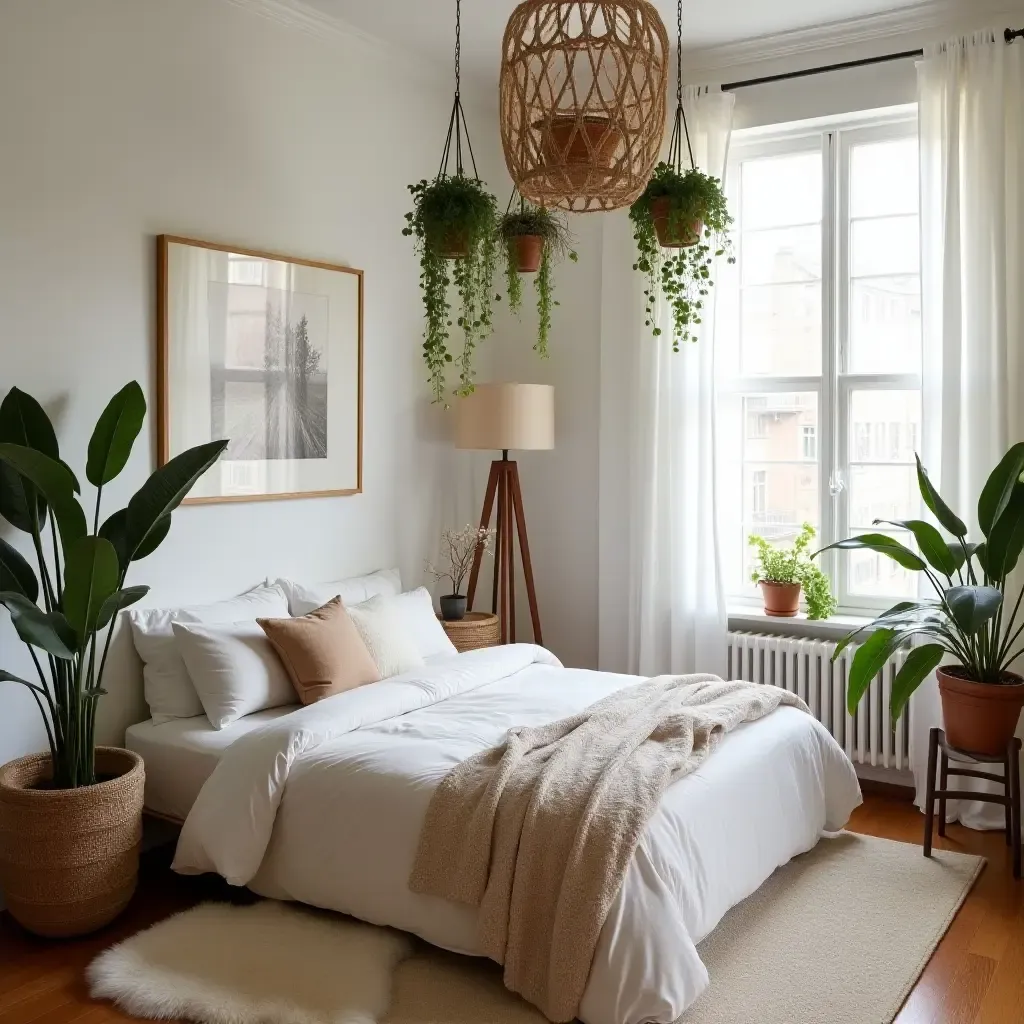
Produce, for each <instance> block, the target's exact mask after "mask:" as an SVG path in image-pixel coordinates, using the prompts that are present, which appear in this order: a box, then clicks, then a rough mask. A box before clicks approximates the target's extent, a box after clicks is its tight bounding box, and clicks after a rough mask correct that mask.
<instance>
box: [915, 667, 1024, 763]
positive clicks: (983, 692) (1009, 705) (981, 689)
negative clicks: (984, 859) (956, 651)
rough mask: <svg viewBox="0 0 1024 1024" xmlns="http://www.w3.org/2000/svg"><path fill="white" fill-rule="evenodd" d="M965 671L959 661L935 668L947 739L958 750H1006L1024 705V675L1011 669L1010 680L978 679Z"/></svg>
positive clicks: (979, 752)
mask: <svg viewBox="0 0 1024 1024" xmlns="http://www.w3.org/2000/svg"><path fill="white" fill-rule="evenodd" d="M962 672H963V669H962V668H960V667H959V666H955V665H946V666H945V667H943V668H940V669H937V670H936V672H935V675H936V678H937V679H938V681H939V695H940V697H941V698H942V724H943V728H944V729H945V732H946V739H947V740H948V741H949V743H950V744H951V745H952V746H954V747H956V748H957V749H958V750H967V751H971V752H973V753H975V754H1004V753H1005V752H1006V746H1007V744H1008V743H1009V742H1010V740H1011V739H1013V735H1014V733H1015V732H1016V731H1017V720H1018V719H1019V718H1020V711H1021V708H1022V707H1024V679H1022V678H1021V677H1020V676H1018V675H1016V674H1015V673H1012V672H1007V673H1006V678H1007V680H1008V681H1007V682H1006V683H1001V684H994V683H976V682H974V681H973V680H971V679H966V678H964V676H963V675H961V673H962Z"/></svg>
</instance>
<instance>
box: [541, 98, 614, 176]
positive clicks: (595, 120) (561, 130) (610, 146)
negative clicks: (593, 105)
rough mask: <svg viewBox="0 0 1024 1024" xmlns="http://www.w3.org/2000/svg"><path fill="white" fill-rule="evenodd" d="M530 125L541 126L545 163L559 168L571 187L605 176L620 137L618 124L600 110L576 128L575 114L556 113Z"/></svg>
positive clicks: (609, 170)
mask: <svg viewBox="0 0 1024 1024" xmlns="http://www.w3.org/2000/svg"><path fill="white" fill-rule="evenodd" d="M533 127H534V128H539V129H540V130H541V146H542V147H543V150H544V162H545V164H547V165H548V166H549V167H553V168H561V169H562V173H563V174H564V175H565V177H566V178H567V179H568V180H569V181H570V182H571V183H572V185H573V186H574V187H578V186H580V185H583V184H585V183H586V182H587V180H588V179H591V178H595V177H596V178H599V179H602V180H603V179H606V178H607V177H608V175H609V173H610V172H611V169H612V168H613V167H614V166H615V155H616V153H617V152H618V150H619V147H620V145H621V143H622V141H623V138H622V130H621V129H620V128H619V127H618V125H616V124H614V123H613V121H612V120H611V118H609V117H604V116H602V115H600V114H591V115H588V116H585V117H584V118H583V120H582V123H580V125H579V127H578V128H577V121H576V115H575V114H555V115H553V116H552V117H550V118H546V119H544V120H542V121H537V122H535V123H534V125H533Z"/></svg>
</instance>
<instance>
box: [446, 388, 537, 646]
mask: <svg viewBox="0 0 1024 1024" xmlns="http://www.w3.org/2000/svg"><path fill="white" fill-rule="evenodd" d="M457 410H458V412H457V418H456V426H455V447H456V448H475V449H481V448H483V449H492V450H494V451H500V452H501V458H500V459H495V460H494V461H493V462H492V463H491V472H490V474H489V475H488V477H487V489H486V491H485V492H484V507H483V511H482V512H481V514H480V526H481V527H482V528H486V527H489V526H490V525H491V517H492V515H494V514H495V511H496V513H497V520H496V536H495V546H494V580H493V584H492V592H491V611H493V612H494V613H495V614H496V615H497V616H498V621H499V623H500V628H501V642H502V643H503V644H506V643H509V644H511V643H515V640H516V579H515V569H514V566H515V563H516V541H517V540H518V542H519V553H520V555H521V557H522V563H523V582H524V583H525V585H526V600H527V604H528V605H529V610H530V622H531V624H532V626H533V639H534V643H538V644H539V643H542V642H543V641H542V639H541V628H540V612H539V611H538V610H537V591H536V588H535V587H534V583H533V564H532V562H531V561H530V542H529V540H528V539H527V535H526V519H525V517H524V515H523V494H522V490H521V488H520V486H519V466H518V465H517V464H516V462H515V460H514V459H510V458H509V457H508V453H509V452H510V451H528V450H539V449H550V448H554V446H555V389H554V388H553V387H551V386H550V385H548V384H478V385H477V387H476V391H474V392H473V394H471V395H468V396H466V397H465V398H462V399H460V400H459V402H458V405H457ZM495 505H497V509H496V510H495ZM482 560H483V548H477V551H476V555H475V557H474V558H473V568H472V570H471V571H470V575H469V589H468V591H467V595H466V596H467V598H468V605H469V607H470V609H472V607H473V599H474V598H475V597H476V586H477V582H478V581H479V578H480V563H481V561H482Z"/></svg>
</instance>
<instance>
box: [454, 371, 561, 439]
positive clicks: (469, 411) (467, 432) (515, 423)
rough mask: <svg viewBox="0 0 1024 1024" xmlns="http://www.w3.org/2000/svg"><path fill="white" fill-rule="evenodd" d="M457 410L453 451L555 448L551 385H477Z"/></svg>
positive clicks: (461, 399)
mask: <svg viewBox="0 0 1024 1024" xmlns="http://www.w3.org/2000/svg"><path fill="white" fill-rule="evenodd" d="M456 409H457V412H456V422H455V447H456V448H487V449H490V450H492V451H494V450H500V451H507V450H516V451H530V450H540V449H548V448H554V447H555V389H554V388H553V387H552V386H551V385H550V384H478V385H477V386H476V390H475V391H474V392H473V393H472V394H471V395H467V396H466V397H465V398H460V399H459V401H458V404H457V406H456Z"/></svg>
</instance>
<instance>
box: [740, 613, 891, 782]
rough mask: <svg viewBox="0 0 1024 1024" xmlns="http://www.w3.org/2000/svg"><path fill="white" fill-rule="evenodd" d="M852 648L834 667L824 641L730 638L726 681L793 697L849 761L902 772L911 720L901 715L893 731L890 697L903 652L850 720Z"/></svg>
mask: <svg viewBox="0 0 1024 1024" xmlns="http://www.w3.org/2000/svg"><path fill="white" fill-rule="evenodd" d="M857 648H858V645H857V644H850V645H849V646H848V647H846V648H845V649H844V650H843V653H842V654H840V655H839V657H838V658H837V659H836V662H835V664H833V663H832V655H833V653H834V652H835V649H836V645H835V644H834V643H829V642H827V641H825V640H804V639H800V638H798V637H790V636H766V635H762V634H759V633H730V634H729V666H728V669H729V674H728V676H727V678H728V679H746V680H747V681H748V682H752V683H767V684H770V685H772V686H781V687H783V689H786V690H789V691H791V692H792V693H795V694H797V695H798V696H800V697H802V698H803V699H804V700H805V701H806V702H807V705H808V707H809V708H810V709H811V714H813V715H814V717H815V718H817V719H818V721H819V722H821V724H822V725H824V726H825V728H826V729H828V731H829V732H830V733H832V735H833V736H834V737H835V739H836V742H837V743H838V744H839V745H840V746H841V747H842V748H843V749H844V750H845V751H846V753H847V756H848V757H849V758H850V760H851V761H853V762H855V763H857V764H863V765H871V766H873V767H876V768H889V769H895V770H897V771H905V770H907V769H909V768H910V760H909V751H910V720H909V718H910V716H909V712H907V711H905V712H904V713H903V714H902V715H901V716H900V718H899V720H898V721H897V722H896V725H895V727H893V725H892V723H891V721H890V718H889V694H890V693H891V691H892V681H893V678H894V677H895V675H896V673H897V672H898V671H899V670H900V668H901V666H902V665H903V662H904V661H905V660H906V656H907V653H906V651H897V652H896V654H894V655H893V656H892V658H890V659H889V661H887V662H886V663H885V667H884V668H883V669H882V671H881V672H879V674H878V675H877V676H876V677H875V679H874V680H873V681H872V683H871V687H870V688H869V689H868V691H867V693H865V694H864V697H863V699H862V700H861V702H860V705H859V706H858V707H857V712H856V714H854V715H850V714H849V713H848V712H847V710H846V680H847V678H848V675H849V671H850V663H851V662H852V661H853V656H854V654H856V652H857Z"/></svg>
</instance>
